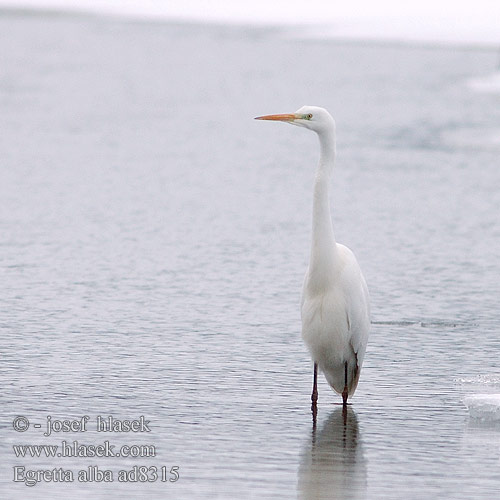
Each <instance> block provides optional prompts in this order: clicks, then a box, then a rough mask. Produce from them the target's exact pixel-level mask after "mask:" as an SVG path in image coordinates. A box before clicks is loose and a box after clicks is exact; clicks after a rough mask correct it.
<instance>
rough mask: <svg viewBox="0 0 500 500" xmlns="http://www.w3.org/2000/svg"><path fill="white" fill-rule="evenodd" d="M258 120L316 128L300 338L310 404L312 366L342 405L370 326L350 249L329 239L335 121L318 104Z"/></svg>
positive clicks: (360, 277)
mask: <svg viewBox="0 0 500 500" xmlns="http://www.w3.org/2000/svg"><path fill="white" fill-rule="evenodd" d="M257 119H259V120H275V121H284V122H287V123H291V124H293V125H298V126H301V127H305V128H308V129H310V130H313V131H314V132H316V133H317V134H318V137H319V143H320V151H321V152H320V160H319V165H318V168H317V171H316V177H315V181H314V197H313V217H312V243H311V256H310V262H309V267H308V268H307V271H306V275H305V278H304V286H303V290H302V305H301V313H302V338H303V339H304V342H305V343H306V345H307V347H308V349H309V352H310V353H311V357H312V359H313V362H314V386H313V393H312V397H311V399H312V402H313V410H315V408H316V401H317V384H316V378H317V368H318V367H319V368H320V370H321V371H322V372H323V373H324V375H325V378H326V380H327V381H328V383H329V384H330V386H331V387H332V388H333V389H334V390H335V391H336V392H338V393H339V394H342V398H343V403H344V405H345V404H347V398H348V396H352V394H353V393H354V391H355V390H356V386H357V385H358V380H359V375H360V371H361V365H362V364H363V359H364V355H365V350H366V344H367V342H368V334H369V330H370V304H369V295H368V288H367V286H366V282H365V279H364V277H363V274H362V272H361V269H360V267H359V265H358V262H357V260H356V257H355V256H354V254H353V253H352V252H351V250H349V248H347V247H346V246H344V245H341V244H340V243H337V242H336V241H335V236H334V233H333V226H332V220H331V215H330V199H329V184H330V178H331V174H332V170H333V165H334V162H335V122H334V120H333V118H332V117H331V115H330V114H329V113H328V111H326V110H325V109H323V108H319V107H316V106H303V107H302V108H300V109H299V110H297V111H296V112H295V113H291V114H282V115H267V116H261V117H258V118H257Z"/></svg>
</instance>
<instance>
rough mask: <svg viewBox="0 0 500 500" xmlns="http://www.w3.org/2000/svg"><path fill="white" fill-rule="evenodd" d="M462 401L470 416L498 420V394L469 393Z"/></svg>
mask: <svg viewBox="0 0 500 500" xmlns="http://www.w3.org/2000/svg"><path fill="white" fill-rule="evenodd" d="M463 402H464V404H465V405H466V406H467V408H468V410H469V415H470V416H471V417H472V418H474V419H479V420H483V421H489V422H497V421H498V422H500V394H471V395H469V396H465V397H464V398H463Z"/></svg>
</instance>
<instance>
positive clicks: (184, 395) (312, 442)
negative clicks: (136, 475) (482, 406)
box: [0, 12, 500, 499]
mask: <svg viewBox="0 0 500 500" xmlns="http://www.w3.org/2000/svg"><path fill="white" fill-rule="evenodd" d="M0 39H1V44H0V45H1V46H2V48H3V49H2V53H1V56H0V57H1V64H0V68H1V69H0V104H1V108H2V110H3V111H2V113H1V116H0V131H1V133H0V155H1V165H0V176H1V178H0V229H1V234H2V241H1V245H2V248H1V251H0V258H1V272H2V299H3V300H2V302H3V304H4V308H3V310H4V314H3V315H2V320H1V324H0V326H1V328H2V337H1V338H2V353H1V356H2V363H1V365H0V370H1V383H2V388H3V390H2V392H1V395H0V406H1V408H2V419H1V429H0V433H1V440H0V451H1V480H2V483H1V488H2V498H12V499H17V498H23V499H25V498H37V499H48V498H53V497H54V495H56V494H61V495H63V496H70V497H71V498H88V497H89V495H91V496H92V497H93V498H117V497H123V496H124V495H125V496H127V495H130V496H131V497H133V498H151V499H155V498H178V499H192V498H235V497H238V498H275V499H280V498H283V499H289V498H295V497H298V498H309V499H311V498H385V499H391V498H394V499H400V498H432V497H439V498H453V499H458V498H464V499H465V498H467V499H469V498H493V497H494V496H495V494H496V493H497V492H498V490H499V488H500V476H499V470H500V429H499V428H498V426H496V425H485V424H484V423H482V422H481V420H477V419H475V420H471V419H470V418H469V416H468V413H467V408H466V406H465V405H464V403H463V398H464V397H466V396H467V395H469V394H471V393H476V392H492V391H494V390H495V387H493V389H492V384H488V383H486V382H487V381H488V380H495V379H494V377H495V376H497V377H498V353H499V347H500V342H499V340H498V339H499V333H498V332H499V325H500V315H499V311H498V297H499V293H500V284H499V280H498V275H499V271H500V264H499V262H500V258H499V257H500V230H499V226H498V206H499V205H500V190H499V189H498V186H499V183H500V169H499V168H498V154H499V152H500V136H499V135H498V130H499V129H500V125H499V124H500V107H499V106H498V95H495V94H494V93H483V92H475V91H474V89H473V88H471V86H470V85H469V84H468V82H470V80H471V79H474V78H482V77H483V76H485V75H488V74H491V73H492V71H493V69H494V65H495V62H496V60H495V59H496V54H495V53H494V52H487V51H483V52H481V51H471V50H469V51H466V50H454V49H450V48H448V49H440V48H424V47H412V46H406V47H404V46H391V45H376V46H370V45H365V44H359V43H358V44H356V43H339V42H327V41H318V40H317V41H304V40H302V41H300V40H293V39H290V38H289V37H288V36H281V35H280V33H279V32H274V31H271V30H250V29H249V30H243V29H236V28H235V29H232V28H227V27H225V28H218V27H211V28H206V27H197V26H188V25H177V26H176V25H170V24H162V23H139V22H137V23H136V22H130V21H127V22H125V21H120V20H117V19H115V20H113V19H106V18H98V17H92V16H88V17H85V16H80V17H78V16H66V15H60V16H54V15H28V14H26V13H12V12H10V13H3V14H2V15H0ZM303 104H318V105H322V106H325V107H327V108H328V109H330V110H331V111H332V113H333V114H334V116H335V117H336V121H337V132H338V163H337V166H336V170H335V174H334V181H333V185H332V198H333V207H332V211H333V218H334V225H335V232H336V236H337V239H338V240H339V241H341V242H343V243H345V244H347V245H348V246H350V247H351V248H352V249H353V250H354V252H355V253H356V255H357V256H358V260H359V262H360V264H361V266H362V268H363V270H364V273H365V276H366V279H367V281H368V284H369V287H370V291H371V297H372V310H373V318H372V319H373V327H372V333H371V338H370V343H369V346H368V350H367V354H366V359H365V364H364V366H363V370H362V374H361V380H360V384H359V387H358V390H357V393H356V395H355V396H354V398H353V405H352V407H350V408H349V411H348V414H347V416H346V421H345V423H344V417H343V416H342V413H341V411H340V409H339V407H338V406H335V405H334V404H333V403H334V402H338V400H339V398H338V396H336V395H334V394H333V393H332V392H331V391H330V389H329V388H328V387H327V385H326V383H325V382H324V381H323V380H321V383H320V387H319V417H318V424H317V428H316V429H313V427H312V422H311V415H310V410H309V398H310V389H311V378H312V373H311V372H312V370H311V364H310V361H309V357H308V354H307V352H306V349H305V347H304V345H303V344H302V341H301V339H300V317H299V307H298V304H299V300H300V289H301V284H302V278H303V273H304V270H305V266H306V264H307V258H308V253H309V236H310V217H311V215H310V205H311V191H312V181H313V175H314V168H315V164H316V160H317V150H316V148H317V144H316V138H315V137H314V134H311V133H308V132H307V131H304V130H299V129H297V128H295V127H287V126H285V125H282V124H272V123H262V122H255V121H253V120H252V118H253V117H254V116H258V115H261V114H264V113H274V112H290V111H294V110H295V109H296V108H298V107H300V106H302V105H303ZM492 377H493V378H492ZM471 380H472V381H473V384H470V383H468V382H466V381H471ZM485 381H486V382H485ZM493 386H494V384H493ZM498 392H500V391H498ZM47 415H51V416H52V418H53V419H80V418H81V417H82V416H84V415H88V416H89V417H90V420H91V422H90V423H89V429H88V430H87V431H86V432H85V433H83V432H71V433H62V432H61V433H58V434H53V435H52V436H49V437H44V436H43V435H42V431H43V429H44V426H45V423H46V418H47ZM98 415H102V416H105V417H107V416H108V415H113V416H114V417H115V418H118V419H120V418H121V419H136V418H139V417H140V416H141V415H144V416H145V417H146V419H148V420H150V427H151V432H150V433H147V432H144V433H118V432H114V433H107V434H106V435H105V436H104V437H103V433H102V432H101V433H98V432H96V431H95V420H96V418H97V416H98ZM17 416H25V417H27V418H28V419H29V420H30V422H31V424H32V426H31V427H30V428H29V430H28V431H26V432H24V433H18V432H16V431H14V430H13V428H12V422H13V420H14V418H15V417H17ZM35 423H40V424H42V427H41V430H36V429H34V428H33V425H34V424H35ZM63 439H66V440H68V441H73V440H78V441H79V442H80V443H85V444H100V443H102V442H103V441H104V440H105V439H108V440H109V441H110V442H111V443H112V444H115V445H116V446H117V447H118V446H122V445H133V444H153V445H155V446H156V447H157V456H156V457H154V458H151V457H150V458H140V459H138V458H125V457H120V458H118V457H115V458H83V457H79V458H68V457H59V458H57V459H55V458H44V459H42V458H24V459H20V458H15V456H14V452H13V448H12V446H13V445H17V444H37V443H38V444H60V443H61V441H62V440H63ZM89 465H98V466H99V468H102V469H109V470H112V471H113V472H114V481H113V482H112V483H104V482H79V481H78V480H77V479H76V477H75V479H74V481H73V482H72V483H62V484H61V483H49V482H42V483H40V484H37V485H36V486H33V487H31V488H30V487H27V486H25V485H24V483H22V482H14V481H13V467H14V466H26V468H29V469H53V468H54V467H63V468H65V469H68V470H72V471H74V472H75V476H76V475H77V472H78V471H79V470H86V469H87V467H88V466H89ZM134 465H139V466H141V465H143V466H147V467H157V468H158V470H160V469H161V467H162V466H165V467H167V470H168V471H170V468H171V467H172V466H178V467H179V480H178V481H176V482H169V481H168V479H169V478H171V477H173V476H170V475H167V481H165V482H162V481H160V480H155V481H151V482H147V483H145V482H132V480H130V481H128V482H118V480H117V474H118V471H119V470H121V469H123V470H125V469H132V467H133V466H134ZM30 495H31V496H30Z"/></svg>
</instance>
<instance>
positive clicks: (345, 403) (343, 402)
mask: <svg viewBox="0 0 500 500" xmlns="http://www.w3.org/2000/svg"><path fill="white" fill-rule="evenodd" d="M344 384H345V385H344V390H343V391H342V404H343V406H347V396H348V394H347V361H346V362H345V371H344Z"/></svg>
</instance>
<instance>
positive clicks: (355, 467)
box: [298, 407, 366, 500]
mask: <svg viewBox="0 0 500 500" xmlns="http://www.w3.org/2000/svg"><path fill="white" fill-rule="evenodd" d="M360 441H361V440H360V435H359V429H358V419H357V417H356V414H355V413H354V410H352V408H350V407H344V408H337V409H335V410H334V411H333V412H332V413H331V415H330V416H329V417H328V420H326V422H325V423H324V424H323V427H322V428H321V430H320V431H317V430H316V429H315V427H313V430H312V434H311V441H310V443H308V444H307V446H306V447H305V448H304V452H303V455H302V460H301V464H300V467H299V474H298V476H299V478H298V498H299V499H304V500H319V499H329V500H330V499H335V498H338V499H349V498H352V499H360V498H365V496H366V462H365V459H364V456H363V450H362V446H361V442H360Z"/></svg>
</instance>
